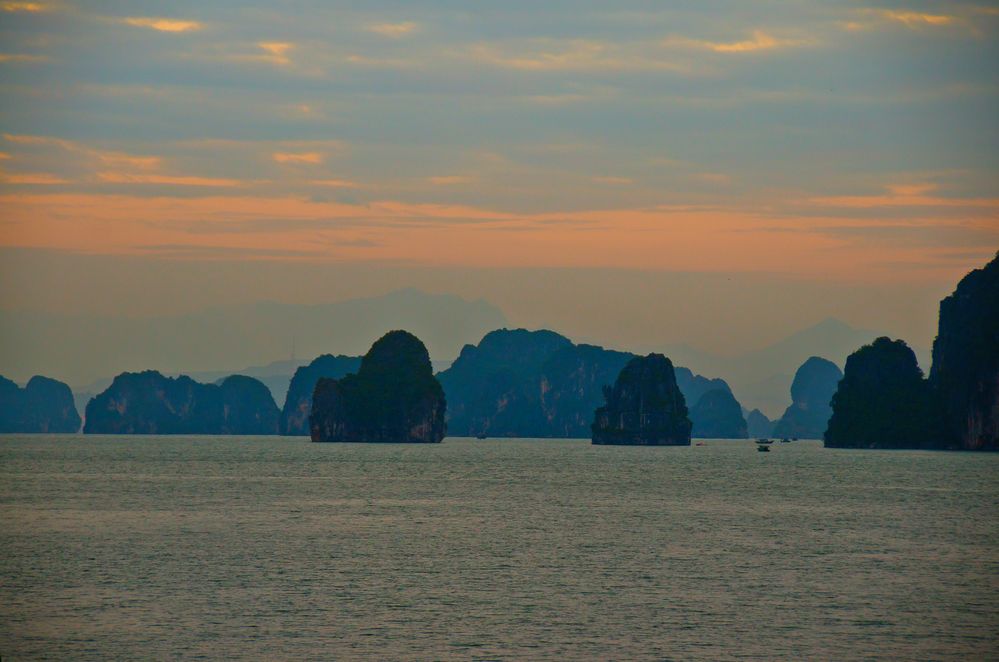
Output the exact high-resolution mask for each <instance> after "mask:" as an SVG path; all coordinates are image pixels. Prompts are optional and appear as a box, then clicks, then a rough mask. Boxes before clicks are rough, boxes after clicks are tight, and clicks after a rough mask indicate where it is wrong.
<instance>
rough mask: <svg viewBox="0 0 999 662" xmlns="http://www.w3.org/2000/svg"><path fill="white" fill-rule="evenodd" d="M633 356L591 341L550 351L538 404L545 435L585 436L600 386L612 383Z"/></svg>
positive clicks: (600, 398) (600, 399)
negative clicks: (587, 343) (542, 417)
mask: <svg viewBox="0 0 999 662" xmlns="http://www.w3.org/2000/svg"><path fill="white" fill-rule="evenodd" d="M632 358H634V355H632V354H628V353H627V352H615V351H612V350H607V349H604V348H603V347H597V346H595V345H570V346H569V347H565V348H562V349H560V350H558V351H556V352H555V353H554V354H552V355H551V356H550V357H549V358H548V360H547V361H545V364H544V366H543V367H542V369H541V382H540V395H541V398H540V405H541V410H542V413H543V415H544V424H545V427H544V432H545V435H544V436H546V437H563V438H585V437H586V436H587V435H588V434H589V433H590V425H591V423H592V422H593V410H594V409H596V408H597V407H599V406H600V405H601V404H602V402H603V387H604V386H606V385H608V384H613V383H614V380H615V379H616V378H617V376H618V375H619V374H620V373H621V369H622V368H624V366H625V365H626V364H627V363H628V361H630V360H631V359H632Z"/></svg>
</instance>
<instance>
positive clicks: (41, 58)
mask: <svg viewBox="0 0 999 662" xmlns="http://www.w3.org/2000/svg"><path fill="white" fill-rule="evenodd" d="M48 60H49V58H48V56H46V55H28V54H25V53H0V62H48Z"/></svg>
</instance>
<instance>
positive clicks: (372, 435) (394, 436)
mask: <svg viewBox="0 0 999 662" xmlns="http://www.w3.org/2000/svg"><path fill="white" fill-rule="evenodd" d="M446 409H447V403H446V401H445V399H444V389H443V388H441V385H440V382H438V381H437V379H436V378H435V377H434V373H433V367H432V366H431V364H430V355H429V354H428V353H427V348H426V347H425V346H424V345H423V343H422V342H421V341H420V340H419V338H417V337H416V336H414V335H413V334H411V333H408V332H406V331H392V332H390V333H387V334H385V335H384V336H382V337H381V338H380V339H379V340H378V341H376V342H375V344H374V345H372V346H371V349H370V350H369V351H368V353H367V354H365V355H364V358H363V359H362V360H361V368H360V370H358V372H357V374H350V375H347V376H346V377H343V378H342V379H328V378H323V379H320V380H319V383H318V384H316V390H315V394H314V396H313V401H312V414H311V415H310V417H309V421H310V430H311V433H312V440H313V441H338V442H384V443H439V442H440V441H441V440H442V439H443V438H444V435H445V433H446V431H447V428H446V423H445V418H444V416H445V412H446Z"/></svg>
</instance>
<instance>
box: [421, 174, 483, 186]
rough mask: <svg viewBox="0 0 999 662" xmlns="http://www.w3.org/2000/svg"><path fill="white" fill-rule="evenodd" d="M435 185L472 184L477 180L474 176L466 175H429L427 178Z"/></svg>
mask: <svg viewBox="0 0 999 662" xmlns="http://www.w3.org/2000/svg"><path fill="white" fill-rule="evenodd" d="M427 181H429V182H430V183H431V184H433V185H434V186H456V185H458V184H470V183H471V182H473V181H475V179H474V178H473V177H465V176H462V175H442V176H438V177H429V178H428V179H427Z"/></svg>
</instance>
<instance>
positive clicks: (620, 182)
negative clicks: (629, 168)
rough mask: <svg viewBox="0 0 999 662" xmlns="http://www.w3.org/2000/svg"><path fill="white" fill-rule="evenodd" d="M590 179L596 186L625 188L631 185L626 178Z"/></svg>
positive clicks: (630, 181)
mask: <svg viewBox="0 0 999 662" xmlns="http://www.w3.org/2000/svg"><path fill="white" fill-rule="evenodd" d="M592 179H593V181H594V183H596V184H608V185H610V186H627V185H628V184H631V183H633V182H632V180H630V179H628V178H627V177H593V178H592Z"/></svg>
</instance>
